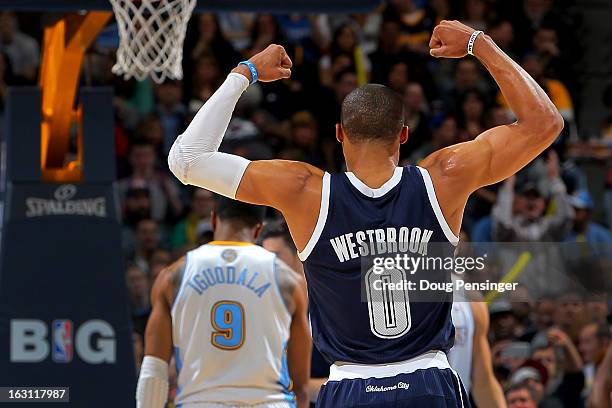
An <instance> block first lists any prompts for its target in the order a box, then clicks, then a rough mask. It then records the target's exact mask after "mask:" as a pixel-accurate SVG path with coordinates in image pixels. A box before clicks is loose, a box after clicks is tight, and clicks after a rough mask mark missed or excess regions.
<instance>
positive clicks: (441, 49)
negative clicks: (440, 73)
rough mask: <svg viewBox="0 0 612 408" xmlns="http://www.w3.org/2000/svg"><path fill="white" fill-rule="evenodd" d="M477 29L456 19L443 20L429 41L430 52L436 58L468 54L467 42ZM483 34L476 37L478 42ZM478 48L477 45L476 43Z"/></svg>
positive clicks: (458, 56) (457, 56)
mask: <svg viewBox="0 0 612 408" xmlns="http://www.w3.org/2000/svg"><path fill="white" fill-rule="evenodd" d="M474 31H476V30H474V29H473V28H471V27H468V26H466V25H465V24H463V23H460V22H459V21H456V20H452V21H449V20H442V21H441V22H440V24H438V25H437V26H436V28H434V31H433V34H432V35H431V40H430V41H429V48H430V49H429V53H430V54H431V55H432V56H433V57H436V58H440V57H443V58H461V57H465V56H466V55H467V44H468V41H469V39H470V36H471V35H472V33H473V32H474ZM482 37H483V35H482V34H481V35H479V36H478V38H477V39H476V42H477V43H478V41H479V40H481V38H482ZM474 48H476V45H474Z"/></svg>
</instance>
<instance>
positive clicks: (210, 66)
mask: <svg viewBox="0 0 612 408" xmlns="http://www.w3.org/2000/svg"><path fill="white" fill-rule="evenodd" d="M222 82H223V78H222V77H221V69H220V67H219V61H218V60H217V59H216V58H215V57H214V55H213V54H210V53H203V54H200V56H199V57H198V59H197V60H196V61H195V67H194V72H193V79H192V87H191V96H190V101H189V106H190V107H191V105H192V103H194V102H197V103H198V105H201V104H202V103H204V102H206V101H207V100H208V98H210V97H211V96H212V94H213V93H214V92H215V91H216V90H217V88H218V87H219V86H220V85H221V83H222Z"/></svg>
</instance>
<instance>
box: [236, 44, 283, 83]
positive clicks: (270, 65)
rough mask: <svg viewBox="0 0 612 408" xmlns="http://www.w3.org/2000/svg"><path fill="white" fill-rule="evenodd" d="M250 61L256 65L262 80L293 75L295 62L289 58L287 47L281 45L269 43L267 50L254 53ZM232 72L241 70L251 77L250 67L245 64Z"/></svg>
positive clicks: (272, 79) (268, 80) (267, 80)
mask: <svg viewBox="0 0 612 408" xmlns="http://www.w3.org/2000/svg"><path fill="white" fill-rule="evenodd" d="M249 61H251V63H253V65H255V69H256V70H257V75H258V76H259V80H260V81H261V82H272V81H276V80H278V79H283V78H289V77H290V76H291V67H292V66H293V62H291V58H289V56H288V55H287V52H286V51H285V49H284V48H283V47H282V46H280V45H277V44H270V45H268V47H267V48H266V49H265V50H263V51H261V52H258V53H257V54H255V55H253V56H252V57H251V58H250V59H249ZM232 72H239V73H241V74H244V75H245V76H246V77H247V78H250V77H251V73H250V71H249V69H248V68H247V67H245V66H244V65H239V66H238V67H236V68H234V69H233V70H232Z"/></svg>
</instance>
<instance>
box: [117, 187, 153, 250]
mask: <svg viewBox="0 0 612 408" xmlns="http://www.w3.org/2000/svg"><path fill="white" fill-rule="evenodd" d="M121 210H122V221H123V223H122V224H123V225H122V244H123V248H124V249H125V248H132V247H133V246H134V239H135V238H134V233H135V229H136V225H137V224H138V223H139V222H140V221H141V220H144V219H148V218H151V198H150V196H149V189H148V188H147V186H146V183H137V182H136V183H133V184H132V185H131V186H130V187H129V188H128V190H127V193H126V196H125V201H124V202H123V206H122V209H121Z"/></svg>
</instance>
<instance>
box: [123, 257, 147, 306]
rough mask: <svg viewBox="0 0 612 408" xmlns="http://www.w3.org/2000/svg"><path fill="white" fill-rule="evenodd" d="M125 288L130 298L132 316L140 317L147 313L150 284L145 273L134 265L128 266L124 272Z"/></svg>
mask: <svg viewBox="0 0 612 408" xmlns="http://www.w3.org/2000/svg"><path fill="white" fill-rule="evenodd" d="M125 280H126V286H127V289H128V294H129V297H130V309H131V311H132V315H133V316H142V315H145V314H147V313H148V312H149V310H150V308H151V304H150V303H149V291H150V290H151V282H150V280H149V277H148V275H147V272H146V271H145V270H144V269H142V268H141V267H139V266H138V265H136V264H130V265H129V266H128V268H127V270H126V272H125Z"/></svg>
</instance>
